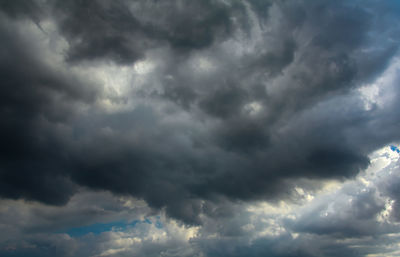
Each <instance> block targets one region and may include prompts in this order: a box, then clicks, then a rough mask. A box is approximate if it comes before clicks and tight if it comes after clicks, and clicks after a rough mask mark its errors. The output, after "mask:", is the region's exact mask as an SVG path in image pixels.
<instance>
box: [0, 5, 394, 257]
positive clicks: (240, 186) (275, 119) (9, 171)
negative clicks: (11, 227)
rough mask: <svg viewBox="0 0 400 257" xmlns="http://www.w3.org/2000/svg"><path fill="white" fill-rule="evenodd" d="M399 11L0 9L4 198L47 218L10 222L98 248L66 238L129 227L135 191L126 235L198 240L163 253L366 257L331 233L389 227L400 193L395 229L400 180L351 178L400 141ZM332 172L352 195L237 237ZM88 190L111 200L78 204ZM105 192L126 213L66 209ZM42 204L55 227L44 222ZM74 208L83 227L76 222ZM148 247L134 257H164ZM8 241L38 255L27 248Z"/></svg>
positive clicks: (0, 183) (176, 243)
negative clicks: (257, 212) (382, 217)
mask: <svg viewBox="0 0 400 257" xmlns="http://www.w3.org/2000/svg"><path fill="white" fill-rule="evenodd" d="M399 11H400V6H399V4H397V3H396V2H395V1H384V2H377V1H372V0H371V1H351V2H349V1H335V2H325V1H305V0H304V1H301V0H291V1H258V0H249V1H223V0H219V1H218V0H207V1H173V0H166V1H156V0H151V1H128V0H116V1H103V0H95V1H85V0H73V1H58V0H32V1H0V32H1V35H2V39H1V42H2V49H1V50H0V76H1V84H2V86H1V89H0V91H1V92H0V112H1V117H2V118H1V121H0V124H1V125H0V141H1V142H2V144H1V149H0V196H1V197H2V199H3V200H2V201H4V203H5V205H6V206H7V205H9V206H14V205H17V206H18V208H17V207H15V208H16V210H17V212H21V211H22V209H19V208H24V207H21V206H25V205H27V206H31V207H29V208H28V207H26V208H28V209H29V210H30V211H29V213H30V214H29V215H32V220H35V221H37V222H38V224H39V225H37V227H43V228H42V230H40V229H38V228H36V227H35V226H34V225H33V224H31V225H29V224H28V225H29V226H31V227H29V226H28V225H27V226H28V227H29V228H25V227H23V228H19V227H20V225H18V224H20V223H18V222H17V221H13V222H14V223H15V224H16V225H15V226H16V227H18V229H17V230H19V229H20V231H18V233H16V237H15V238H18V237H21V238H23V240H24V242H26V244H27V245H30V244H31V243H32V242H31V240H33V238H30V236H29V235H31V234H32V233H33V234H34V233H42V234H41V236H43V237H42V239H43V242H44V243H43V244H45V245H46V244H48V243H49V242H50V241H51V242H50V244H53V243H54V242H56V241H57V240H59V241H57V243H56V244H64V243H65V244H69V243H71V242H73V244H76V249H77V250H76V251H77V252H79V254H81V255H82V256H90V255H93V254H92V253H88V252H85V253H83V252H80V251H81V250H82V251H89V250H88V249H86V250H85V249H84V248H80V247H81V246H80V245H79V242H75V241H74V240H75V239H74V238H72V239H71V238H70V239H68V240H67V239H65V238H63V237H62V236H60V233H61V234H62V233H64V232H65V231H67V228H68V227H73V226H77V227H79V226H86V225H90V224H94V223H98V222H104V223H106V222H111V221H120V220H127V219H130V222H132V220H133V218H131V216H129V215H128V214H126V212H129V211H128V210H127V209H126V208H128V207H127V205H124V203H125V204H127V203H126V202H123V203H121V202H118V201H119V200H116V199H134V200H132V201H142V202H143V205H145V206H146V207H145V208H144V207H143V208H142V209H141V212H142V211H143V213H142V214H141V216H140V215H139V216H140V217H136V216H135V217H136V218H135V219H136V220H140V222H141V223H140V226H139V225H138V226H139V227H140V229H138V230H140V231H142V230H143V231H142V232H138V231H136V230H135V229H136V225H135V226H133V225H132V226H131V227H129V225H127V226H128V228H129V229H130V230H129V229H128V230H129V231H125V230H124V231H120V232H121V233H120V235H122V234H124V233H126V235H125V234H124V235H123V236H127V237H134V238H136V237H137V238H141V239H140V240H144V239H143V238H147V236H149V235H147V234H146V233H156V232H155V231H158V230H159V229H162V228H159V227H157V226H156V225H155V224H156V223H157V219H160V217H161V218H162V219H164V220H163V221H164V223H165V224H169V225H168V226H170V229H171V231H172V230H174V231H175V230H180V231H182V233H189V234H190V233H192V234H193V233H194V231H196V233H199V234H197V235H198V236H197V237H194V236H193V235H192V234H191V235H192V236H191V238H192V239H191V241H190V242H191V243H190V244H189V245H190V247H189V246H188V242H187V240H186V239H187V237H186V236H183V235H181V234H180V236H176V237H173V238H170V237H168V239H165V241H162V243H159V244H158V246H157V247H155V246H154V247H155V249H164V248H168V249H169V247H171V249H170V250H165V251H167V253H168V254H166V255H167V256H174V254H175V253H174V251H175V250H172V249H176V248H179V249H183V248H184V249H186V250H185V251H187V252H185V253H180V254H177V255H179V256H186V255H187V256H194V255H196V254H200V253H202V254H203V255H205V256H261V255H269V256H345V255H348V256H350V255H351V256H364V255H366V254H367V253H368V252H369V250H368V249H367V246H368V243H365V244H363V245H364V246H365V247H366V248H365V252H362V251H361V252H357V253H356V252H352V250H351V249H352V248H351V246H350V245H347V244H345V243H343V244H342V243H338V245H333V244H330V243H329V240H328V238H330V237H334V238H339V239H340V238H349V237H354V238H359V237H360V238H361V237H364V236H373V235H374V236H375V235H386V234H387V233H386V232H387V231H389V230H390V229H393V227H392V228H391V226H383V225H379V224H377V223H376V221H375V217H377V216H379V214H380V213H382V210H383V209H385V208H386V207H387V204H388V202H387V201H389V200H387V199H389V198H390V199H392V200H393V202H391V206H392V207H391V208H392V211H391V213H392V214H391V215H392V216H393V217H392V218H391V221H393V222H395V221H396V222H397V221H398V215H396V214H398V213H399V211H400V207H399V204H398V198H399V197H400V196H399V190H398V189H397V188H398V181H397V180H398V179H396V178H395V177H392V175H391V174H386V173H385V174H386V175H385V178H386V179H387V180H385V179H382V178H381V179H375V178H374V180H373V182H371V183H373V184H374V186H373V187H369V188H367V189H365V191H362V192H358V191H357V190H362V189H360V188H361V187H362V183H361V182H354V181H358V179H359V178H360V176H361V175H360V174H364V173H365V172H366V170H368V169H371V167H372V166H373V165H374V163H373V161H371V156H375V155H374V153H375V154H376V151H377V150H378V149H382V148H384V147H387V146H389V145H394V146H395V145H396V144H397V143H398V142H399V141H400V136H399V135H400V134H399V133H398V128H399V125H400V118H399V117H400V115H399V110H400V108H399V107H400V104H399V103H400V101H399V93H400V91H399V88H398V86H397V85H398V83H399V77H398V76H399V75H398V68H399V67H400V66H399V65H400V62H399V59H398V47H399V40H400V38H399V35H400V34H399V32H400V31H399V28H400V26H399V21H400V17H399ZM395 153H396V152H395V151H394V152H393V154H395ZM375 157H376V156H375ZM375 157H374V158H375ZM396 161H397V160H396ZM393 162H395V161H393ZM371 165H372V166H371ZM389 178H390V179H389ZM332 181H336V182H335V183H342V184H343V185H344V186H343V188H341V189H340V190H339V191H337V192H336V195H335V194H333V195H332V196H330V197H332V198H329V197H326V198H324V197H322V196H321V197H318V199H319V200H318V201H315V202H313V204H307V205H305V206H303V207H302V210H301V214H296V215H298V217H297V219H296V221H293V220H290V218H289V219H287V218H285V217H279V218H278V217H275V216H274V218H271V219H272V220H274V222H281V226H282V227H284V228H285V231H289V230H290V231H291V232H290V233H289V232H287V233H279V234H274V235H273V236H272V235H268V239H265V236H266V235H262V236H254V235H253V234H252V233H253V232H254V231H253V232H251V233H250V232H246V231H244V230H242V229H239V228H240V227H242V226H246V224H247V223H246V224H244V223H243V222H247V221H248V220H249V219H252V222H253V223H254V224H256V223H257V222H256V221H255V220H254V219H255V218H254V219H253V218H251V217H250V216H251V215H250V214H249V213H247V212H245V211H243V210H242V208H247V207H248V208H252V207H249V206H251V205H252V204H258V203H260V202H267V203H268V204H272V205H274V204H278V205H279V204H280V203H282V202H284V203H285V204H287V205H293V204H294V205H296V204H300V205H301V204H303V202H302V201H303V200H304V199H303V200H301V199H302V197H305V195H304V194H303V193H304V192H305V191H307V192H309V193H310V195H313V197H314V196H315V197H316V198H317V195H318V194H319V193H320V192H322V191H323V190H324V188H325V186H326V183H328V182H329V183H331V182H332ZM349 181H353V182H349ZM360 183H361V184H360ZM299 190H300V191H299ZM299 192H303V193H300V194H299ZM357 192H358V193H357ZM378 192H379V193H378ZM92 193H93V194H94V195H96V194H107V197H108V198H107V197H106V199H104V200H96V199H98V198H96V196H93V199H92V198H90V197H89V198H90V199H85V201H83V202H79V201H78V203H76V201H77V200H76V199H80V197H82V194H83V195H85V194H92ZM349 195H356V196H354V197H355V198H356V199H353V198H352V199H353V200H352V202H351V204H348V203H347V202H346V201H347V200H346V199H347V197H348V196H349ZM382 195H385V197H387V198H384V197H383V196H382ZM113 197H114V198H113ZM336 198H337V199H339V200H337V201H336V202H334V204H332V205H331V207H329V208H330V210H332V212H333V213H339V214H338V216H337V217H336V216H335V217H334V218H331V219H330V221H329V223H326V222H325V220H324V218H323V217H322V216H320V213H319V210H320V209H321V208H325V205H326V203H327V202H329V201H333V200H332V199H336ZM107 199H108V200H107ZM95 201H100V203H99V204H100V205H102V204H105V205H106V207H104V206H103V207H98V208H102V209H103V210H107V209H108V208H110V207H109V206H108V205H107V203H110V204H111V203H112V205H113V206H114V205H115V206H117V205H118V207H115V208H117V210H114V209H113V210H112V211H110V212H109V213H108V214H107V215H106V214H104V215H105V216H107V217H106V218H104V217H103V216H102V215H103V214H101V215H100V216H101V217H102V218H98V217H99V216H98V215H97V214H96V213H97V211H94V212H91V211H88V213H86V214H81V213H78V212H77V211H76V212H75V209H74V208H75V207H73V206H72V205H71V204H73V203H75V204H76V205H79V206H80V205H86V204H88V205H90V204H91V203H93V202H95ZM115 201H117V202H118V204H117V203H114V202H115ZM121 201H122V200H121ZM124 201H125V200H124ZM126 201H128V200H126ZM299 201H300V202H301V203H299ZM96 204H97V203H96ZM32 206H35V207H32ZM243 206H246V207H243ZM385 206H386V207H385ZM10 208H11V207H10ZM31 208H37V210H38V211H37V213H43V215H44V216H45V217H47V216H46V215H47V214H46V213H47V212H51V215H53V216H54V220H59V222H58V223H59V224H58V225H57V226H56V225H55V224H52V222H51V221H49V224H47V223H46V224H47V225H46V226H45V225H40V224H42V223H41V222H44V221H43V220H42V219H43V215H42V214H37V213H36V214H32V212H35V211H32V209H31ZM52 208H55V209H57V210H58V211H49V210H50V209H51V210H53V209H52ZM71 208H72V209H73V210H74V211H72V212H73V213H74V214H73V215H74V216H76V219H75V218H74V219H73V220H65V221H64V219H65V218H64V215H65V214H64V212H67V213H69V212H70V209H71ZM96 208H97V207H96ZM96 208H95V209H96ZM39 209H40V210H39ZM128 209H129V208H128ZM144 209H145V211H144ZM7 210H8V209H7ZM24 210H25V209H24ZM35 210H36V209H35ZM8 211H9V210H8ZM6 212H7V211H6ZM121 213H124V214H121ZM4 215H6V214H4ZM4 215H3V216H0V217H2V218H1V219H2V220H1V223H2V224H6V223H7V222H6V220H8V219H10V217H11V216H7V215H9V214H7V215H6V216H4ZM157 215H158V216H157ZM249 215H250V216H249ZM318 215H319V216H318ZM81 216H84V217H86V218H82V219H81V218H79V217H81ZM91 217H92V218H91ZM145 217H149V218H148V219H149V220H152V221H151V222H150V223H147V221H146V219H147V218H145ZM155 217H156V218H155ZM157 217H158V218H157ZM252 217H253V216H252ZM91 219H92V222H90V221H89V220H91ZM79 220H82V222H81V223H80V224H78V223H79V222H78V221H79ZM236 222H237V223H240V225H238V224H236V225H237V226H238V227H237V228H236V229H235V228H234V223H236ZM241 223H243V224H241ZM127 224H128V223H127ZM135 224H136V223H135ZM254 224H253V227H255V228H256V229H258V228H257V226H256V225H254ZM271 224H272V223H271ZM271 224H270V225H271ZM274 224H275V223H274ZM25 225H26V224H25ZM25 225H24V226H25ZM275 225H276V224H275ZM165 226H167V225H165ZM259 226H260V227H262V226H264V225H262V224H261V223H260V224H259ZM271 226H272V225H271ZM213 227H216V228H221V230H219V231H214V232H215V233H212V232H211V231H212V230H213ZM165 228H166V227H165ZM248 228H249V229H250V228H251V226H250V225H249V226H248ZM63 229H64V230H63ZM25 231H26V232H25ZM60 231H61V232H60ZM63 231H64V232H63ZM149 231H150V232H149ZM183 231H184V232H183ZM188 231H189V232H188ZM190 231H191V232H190ZM56 232H57V233H58V234H57V237H56V236H54V238H52V237H51V234H52V233H53V234H54V233H56ZM245 232H246V233H245ZM107 233H108V234H107ZM113 233H116V231H108V232H106V234H107V235H106V234H104V235H103V234H102V235H101V236H104V237H107V236H115V235H114V234H113ZM136 233H139V234H140V233H142V234H140V235H139V234H138V235H136ZM166 233H167V232H166ZM171 233H172V234H173V232H171ZM254 233H256V232H254ZM257 233H258V232H257ZM260 233H261V232H260ZM296 233H297V234H300V236H293V235H294V234H296ZM391 233H398V230H397V228H396V230H395V231H392V232H391ZM133 234H134V235H133ZM167 234H168V233H167ZM213 234H215V235H220V236H221V237H220V238H217V239H216V238H215V237H212V235H213ZM297 234H296V235H297ZM185 235H186V234H185ZM50 238H51V239H50ZM149 238H150V236H149ZM264 239H265V240H267V243H265V242H264V241H263V240H264ZM35 240H36V239H35ZM37 240H39V241H40V240H41V239H40V238H39V237H38V238H37ZM49 240H50V241H49ZM54 240H55V241H54ZM65 240H67V241H68V242H69V243H68V242H66V241H65ZM88 240H89V241H91V240H93V242H100V241H101V240H109V239H106V238H103V239H102V238H100V237H99V238H98V237H96V236H94V238H91V239H88ZM99 240H100V241H99ZM148 240H150V239H148ZM163 240H164V239H163ZM185 240H186V241H185ZM310 240H311V241H316V242H318V246H316V248H315V249H312V248H307V244H308V242H310ZM382 240H384V239H382ZM385 240H389V239H388V238H386V239H385ZM145 241H146V240H145ZM145 241H141V243H143V242H145ZM150 241H151V240H150ZM150 241H146V243H143V245H141V247H142V248H140V249H142V250H143V251H142V252H140V253H135V254H136V255H137V256H142V255H143V256H144V255H145V256H153V255H154V256H158V255H157V254H159V252H157V251H155V252H154V253H153V252H151V251H152V250H151V248H152V247H153V246H150V245H152V244H153V243H154V242H150ZM287 242H291V243H290V247H289V246H287V244H288V243H287ZM232 243H233V244H235V245H237V248H235V249H231V248H229V245H230V244H232ZM370 243H371V242H370ZM375 243H376V244H380V243H378V242H375ZM33 244H34V245H40V244H41V243H33ZM147 244H149V245H147ZM259 244H260V246H259ZM264 244H266V245H267V246H265V245H264ZM94 245H97V243H94ZM131 245H132V244H129V246H131ZM261 245H263V246H261ZM268 245H270V246H268ZM225 246H226V247H225ZM85 247H86V246H85ZM126 247H128V246H126ZM288 247H289V248H288ZM340 247H342V248H343V252H341V251H340V249H341V248H340ZM11 248H12V249H14V248H15V249H17V250H16V251H19V250H21V249H22V250H21V251H22V252H18V253H17V254H22V255H25V256H26V254H27V253H25V252H24V251H25V250H26V249H28V248H29V247H28V248H26V247H25V246H23V245H19V246H15V247H14V246H13V247H11ZM11 248H10V249H11ZM189 248H190V249H189ZM7 249H8V248H7ZM18 249H19V250H18ZM23 249H25V250H23ZM121 249H122V248H121ZM124 249H125V248H124ZM126 249H128V248H126ZM287 249H289V250H288V251H286V250H287ZM35 251H36V252H35ZM35 251H33V252H32V253H30V254H31V255H32V256H36V255H42V254H45V253H44V252H45V251H44V250H40V248H36V250H35ZM41 251H43V253H41ZM66 251H67V249H66ZM93 251H100V250H99V249H96V250H95V249H93ZM160 251H161V250H160ZM285 251H286V252H285ZM335 251H337V252H335ZM346 251H349V252H346ZM67 252H68V251H67ZM77 252H76V254H77ZM89 252H90V251H89ZM102 252H103V254H104V255H107V254H109V255H113V254H114V255H118V256H125V255H124V254H128V255H129V254H132V253H131V252H129V251H125V250H124V251H122V250H121V251H117V252H113V251H111V252H108V253H107V251H106V250H104V251H102ZM10 254H11V253H10ZM46 254H47V253H46ZM48 254H50V255H51V253H48ZM65 254H66V256H68V255H67V253H65ZM68 254H71V255H74V253H72V252H71V253H68ZM152 254H153V255H152ZM185 254H186V255H185ZM28 255H29V254H28ZM104 255H103V256H104ZM5 256H8V255H5ZM13 256H14V255H13ZM93 256H95V255H93ZM100 256H101V255H100ZM199 256H201V255H199Z"/></svg>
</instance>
